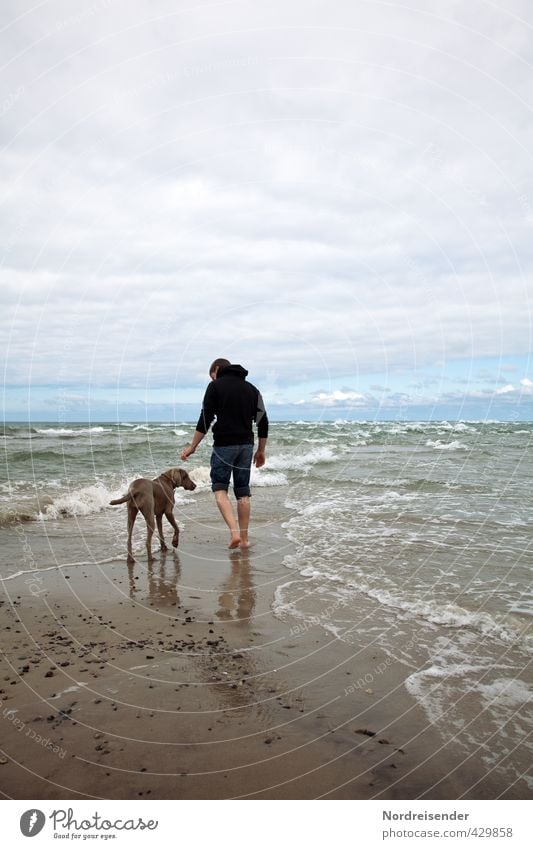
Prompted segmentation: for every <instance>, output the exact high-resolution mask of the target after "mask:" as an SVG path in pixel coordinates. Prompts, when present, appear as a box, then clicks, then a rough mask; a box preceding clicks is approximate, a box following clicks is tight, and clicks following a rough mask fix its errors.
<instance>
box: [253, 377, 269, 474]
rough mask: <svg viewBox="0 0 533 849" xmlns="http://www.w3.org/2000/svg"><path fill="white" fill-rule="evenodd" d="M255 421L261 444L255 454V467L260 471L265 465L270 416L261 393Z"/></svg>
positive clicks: (258, 394)
mask: <svg viewBox="0 0 533 849" xmlns="http://www.w3.org/2000/svg"><path fill="white" fill-rule="evenodd" d="M255 421H256V424H257V436H258V443H259V444H258V446H257V451H256V452H255V454H254V465H255V466H257V468H258V469H260V468H261V466H264V465H265V448H266V442H267V438H268V416H267V412H266V409H265V404H264V402H263V398H262V397H261V393H260V392H258V393H257V410H256V414H255Z"/></svg>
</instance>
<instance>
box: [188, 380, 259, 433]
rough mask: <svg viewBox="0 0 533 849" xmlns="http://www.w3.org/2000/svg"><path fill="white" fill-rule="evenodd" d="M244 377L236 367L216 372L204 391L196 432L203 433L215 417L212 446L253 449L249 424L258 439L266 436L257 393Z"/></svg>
mask: <svg viewBox="0 0 533 849" xmlns="http://www.w3.org/2000/svg"><path fill="white" fill-rule="evenodd" d="M247 374H248V372H247V371H246V369H245V368H243V367H242V366H239V365H231V366H225V367H224V368H219V370H218V372H217V376H216V380H212V381H211V383H210V384H209V386H208V387H207V389H206V391H205V395H204V400H203V404H202V412H201V413H200V418H199V419H198V424H197V425H196V430H199V431H200V433H207V431H208V430H209V428H210V426H211V422H212V421H213V419H214V418H215V416H216V419H217V420H216V422H215V424H214V425H213V441H214V444H215V445H253V442H254V432H253V427H252V424H253V422H255V423H256V424H257V435H258V436H259V437H260V438H263V437H264V438H266V437H267V436H268V417H267V414H266V410H265V405H264V404H263V399H262V398H261V393H260V392H259V390H258V389H256V387H255V386H254V385H253V384H252V383H248V381H247V380H246V379H245V378H246V375H247Z"/></svg>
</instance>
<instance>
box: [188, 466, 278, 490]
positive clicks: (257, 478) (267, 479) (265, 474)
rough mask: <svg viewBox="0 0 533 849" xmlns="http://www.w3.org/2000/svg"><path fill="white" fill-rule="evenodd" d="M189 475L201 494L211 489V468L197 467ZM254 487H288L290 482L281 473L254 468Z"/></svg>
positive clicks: (251, 480) (252, 475)
mask: <svg viewBox="0 0 533 849" xmlns="http://www.w3.org/2000/svg"><path fill="white" fill-rule="evenodd" d="M189 474H190V476H191V478H192V480H193V481H194V482H195V484H196V486H197V488H198V490H199V491H200V492H202V491H205V490H208V489H211V471H210V468H209V466H196V467H195V468H192V469H190V471H189ZM250 483H251V485H252V486H286V485H287V484H288V480H287V477H286V475H284V474H282V473H281V472H270V471H269V470H268V469H264V468H263V469H256V468H255V466H252V473H251V476H250Z"/></svg>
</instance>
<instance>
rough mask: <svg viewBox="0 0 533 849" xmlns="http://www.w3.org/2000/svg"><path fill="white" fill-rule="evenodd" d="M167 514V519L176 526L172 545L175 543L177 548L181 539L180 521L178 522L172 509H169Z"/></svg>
mask: <svg viewBox="0 0 533 849" xmlns="http://www.w3.org/2000/svg"><path fill="white" fill-rule="evenodd" d="M165 516H166V518H167V521H169V522H170V524H171V525H172V527H173V528H174V536H173V537H172V545H173V547H174V548H177V547H178V545H179V541H180V529H179V527H178V523H177V522H176V520H175V518H174V513H173V512H172V510H168V511H167V512H166V513H165Z"/></svg>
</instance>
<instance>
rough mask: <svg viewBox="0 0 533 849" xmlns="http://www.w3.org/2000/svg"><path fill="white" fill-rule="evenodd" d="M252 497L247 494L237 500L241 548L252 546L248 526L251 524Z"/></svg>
mask: <svg viewBox="0 0 533 849" xmlns="http://www.w3.org/2000/svg"><path fill="white" fill-rule="evenodd" d="M250 508H251V504H250V497H249V496H247V495H245V496H243V498H239V499H238V501H237V516H238V518H239V529H240V537H241V548H250V541H249V539H248V527H249V525H250Z"/></svg>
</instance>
